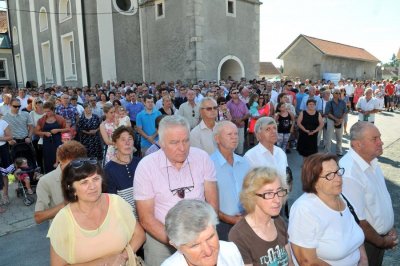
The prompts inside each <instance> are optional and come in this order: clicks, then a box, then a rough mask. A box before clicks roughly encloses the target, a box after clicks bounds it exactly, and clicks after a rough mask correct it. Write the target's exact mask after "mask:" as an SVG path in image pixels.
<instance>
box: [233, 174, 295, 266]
mask: <svg viewBox="0 0 400 266" xmlns="http://www.w3.org/2000/svg"><path fill="white" fill-rule="evenodd" d="M286 195H287V189H285V188H283V187H282V184H281V179H280V177H279V176H278V173H277V172H276V171H275V169H273V168H267V167H258V168H253V169H252V170H251V171H250V172H249V173H248V174H247V175H246V177H245V179H244V181H243V187H242V192H241V193H240V201H241V203H242V205H243V208H244V209H245V210H246V212H247V215H246V216H245V217H244V218H242V219H241V220H240V221H239V222H238V223H236V224H235V225H234V226H233V228H232V229H231V231H230V232H229V240H230V241H232V242H234V243H235V244H236V246H237V247H238V248H239V251H240V253H241V255H242V258H243V262H244V264H245V265H246V266H247V265H281V266H286V265H293V263H292V256H291V252H290V248H289V242H288V235H287V229H286V223H285V222H284V220H283V219H282V217H280V216H279V213H280V210H281V207H282V204H283V202H284V200H285V196H286Z"/></svg>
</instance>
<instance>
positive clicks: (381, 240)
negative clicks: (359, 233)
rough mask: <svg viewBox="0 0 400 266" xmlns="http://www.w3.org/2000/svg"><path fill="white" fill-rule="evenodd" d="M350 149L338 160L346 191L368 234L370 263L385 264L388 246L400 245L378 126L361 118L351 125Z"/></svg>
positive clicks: (361, 224)
mask: <svg viewBox="0 0 400 266" xmlns="http://www.w3.org/2000/svg"><path fill="white" fill-rule="evenodd" d="M350 145H351V148H350V150H349V152H348V153H347V154H346V155H345V156H343V158H342V159H341V160H340V161H339V165H340V167H343V168H344V169H345V173H344V175H343V194H344V195H345V196H346V197H347V198H348V200H349V202H350V203H351V204H352V206H353V207H354V210H355V212H356V214H357V217H358V219H359V220H360V223H359V225H360V227H361V228H362V229H363V231H364V234H365V243H364V246H365V250H366V252H367V256H368V264H369V265H374V266H375V265H382V260H383V256H384V253H385V250H386V249H392V248H394V247H396V246H397V243H398V236H397V232H396V229H395V228H394V213H393V206H392V200H391V198H390V195H389V192H388V190H387V187H386V184H385V178H384V176H383V173H382V170H381V168H380V166H379V164H378V159H377V157H378V156H380V155H382V153H383V148H382V146H383V142H382V140H381V134H380V132H379V130H378V128H377V127H376V126H375V125H374V124H371V123H368V122H365V121H359V122H357V123H355V124H354V125H353V126H352V127H351V129H350Z"/></svg>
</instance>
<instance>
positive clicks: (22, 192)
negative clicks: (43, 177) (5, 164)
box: [11, 143, 40, 206]
mask: <svg viewBox="0 0 400 266" xmlns="http://www.w3.org/2000/svg"><path fill="white" fill-rule="evenodd" d="M19 157H23V158H25V159H26V160H27V163H28V168H25V169H17V170H15V171H14V175H15V176H16V175H28V176H29V181H30V184H31V188H32V189H33V191H35V188H36V185H37V183H38V180H39V179H38V178H37V177H38V176H39V177H40V167H38V165H37V162H36V157H35V151H34V148H33V146H32V144H27V143H18V144H15V145H14V146H13V147H12V149H11V158H12V159H13V161H14V162H15V159H17V158H19ZM16 179H17V181H18V188H17V189H16V193H17V197H18V198H20V197H23V202H24V204H25V205H26V206H30V205H32V204H33V203H34V202H35V198H34V197H33V196H31V195H28V193H27V188H26V187H25V185H24V183H23V181H22V180H20V179H19V178H16Z"/></svg>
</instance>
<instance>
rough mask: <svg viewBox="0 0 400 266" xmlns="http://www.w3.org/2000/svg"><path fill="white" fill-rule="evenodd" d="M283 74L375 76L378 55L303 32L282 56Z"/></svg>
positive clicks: (296, 75)
mask: <svg viewBox="0 0 400 266" xmlns="http://www.w3.org/2000/svg"><path fill="white" fill-rule="evenodd" d="M278 58H279V59H281V60H283V61H284V72H283V75H285V76H288V77H300V78H302V79H306V78H309V79H312V80H317V79H322V78H323V76H324V74H327V73H333V74H340V77H341V78H346V79H347V78H351V79H362V80H364V79H374V78H375V75H376V68H377V63H379V62H380V60H379V59H378V58H376V57H375V56H373V55H372V54H371V53H369V52H368V51H366V50H365V49H363V48H359V47H355V46H351V45H347V44H342V43H337V42H332V41H327V40H322V39H318V38H314V37H310V36H306V35H303V34H300V35H299V36H298V37H297V38H296V39H295V40H294V41H293V42H292V43H291V44H290V45H289V46H288V47H287V48H286V49H285V50H284V51H283V52H282V53H281V54H280V55H279V56H278Z"/></svg>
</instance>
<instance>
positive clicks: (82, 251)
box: [47, 194, 136, 264]
mask: <svg viewBox="0 0 400 266" xmlns="http://www.w3.org/2000/svg"><path fill="white" fill-rule="evenodd" d="M106 197H108V200H109V207H108V211H107V215H106V218H105V220H104V222H103V223H102V224H101V225H100V227H99V228H98V229H96V230H86V229H84V228H82V227H80V226H79V224H78V223H77V221H76V220H75V217H74V215H73V213H72V211H71V206H70V204H68V205H67V206H65V207H64V208H62V209H61V210H60V211H59V212H58V214H57V215H56V217H55V218H54V220H53V223H52V224H51V226H50V229H49V232H48V234H47V237H48V238H50V243H51V246H52V247H53V249H54V251H55V252H56V253H57V255H58V256H60V257H61V258H62V259H63V260H65V261H66V262H67V263H68V264H78V263H85V262H89V261H92V260H95V259H99V258H101V257H104V256H108V255H113V254H119V253H120V252H121V251H122V250H124V248H125V247H126V245H127V244H128V243H129V241H130V240H131V238H132V235H133V232H134V230H135V226H136V220H135V217H134V216H133V213H132V207H131V206H130V205H129V204H128V203H127V202H126V201H125V200H123V199H122V198H121V197H119V196H117V195H113V194H106Z"/></svg>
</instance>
